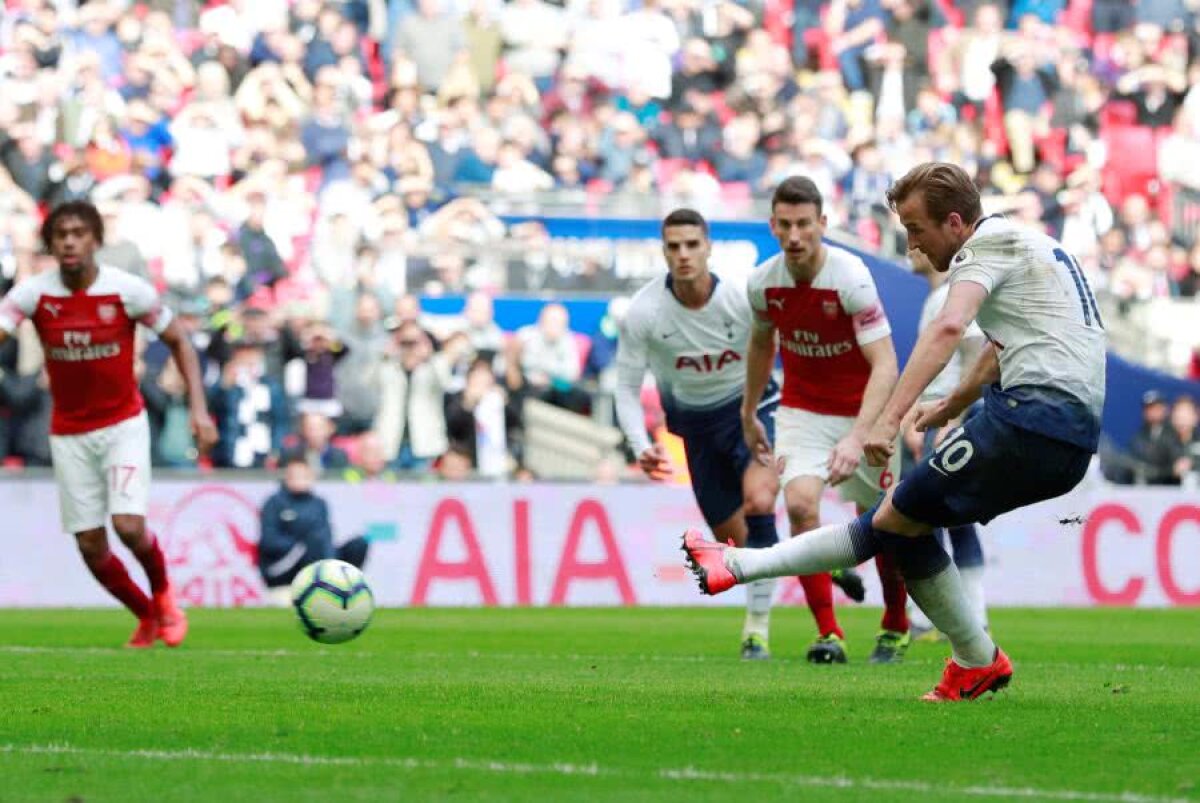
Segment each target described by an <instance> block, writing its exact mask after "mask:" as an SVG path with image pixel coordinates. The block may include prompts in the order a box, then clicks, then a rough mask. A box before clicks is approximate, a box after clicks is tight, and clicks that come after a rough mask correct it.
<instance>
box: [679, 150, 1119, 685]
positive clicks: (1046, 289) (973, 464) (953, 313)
mask: <svg viewBox="0 0 1200 803" xmlns="http://www.w3.org/2000/svg"><path fill="white" fill-rule="evenodd" d="M888 203H889V204H890V205H891V207H892V208H893V209H894V210H896V211H897V213H898V214H899V217H900V220H901V222H902V223H903V224H904V227H905V229H906V230H907V232H908V242H909V249H910V252H911V253H912V254H913V256H914V258H918V259H919V258H922V257H924V258H928V259H929V260H930V261H931V262H932V263H933V265H934V267H936V268H937V269H938V270H939V271H942V272H946V271H949V273H950V291H949V294H948V296H947V298H946V303H945V305H944V306H943V307H942V311H941V313H940V314H939V315H938V317H937V320H936V321H934V322H933V324H931V325H930V326H929V327H928V328H927V329H926V330H925V331H924V332H923V333H922V334H921V336H920V338H919V339H918V340H917V345H916V346H915V348H914V349H913V353H912V356H911V357H910V358H909V362H908V365H907V366H906V367H905V369H904V373H903V375H901V377H900V381H899V383H898V384H897V385H896V388H895V390H894V391H893V392H892V394H891V397H890V398H889V399H888V403H887V406H886V407H885V408H884V410H883V413H882V414H881V415H880V416H879V418H878V420H877V421H876V422H875V425H874V427H873V428H872V430H871V434H870V436H869V437H868V439H867V444H866V454H867V457H868V459H869V460H870V461H871V462H872V463H874V464H876V465H878V464H880V463H883V462H885V461H887V460H888V459H890V458H891V455H892V454H893V453H894V450H895V437H896V433H897V432H898V431H899V428H900V422H901V421H902V420H903V418H904V416H905V414H906V413H907V412H908V411H909V409H910V408H911V407H912V406H913V404H915V403H916V402H917V399H918V398H919V397H920V395H921V393H922V391H924V389H925V388H926V387H927V386H928V385H929V383H930V382H931V381H933V379H934V377H936V376H937V375H938V374H939V373H940V372H941V371H942V369H943V368H944V367H945V365H946V363H947V362H948V361H949V359H950V355H951V354H952V353H953V352H954V350H955V348H956V347H957V345H958V341H959V340H960V339H961V338H962V335H963V333H964V332H965V331H966V329H967V327H968V325H969V324H970V323H971V321H972V320H974V321H976V322H977V323H978V324H979V328H980V329H982V330H983V332H984V334H985V335H986V336H987V338H988V340H989V341H990V342H989V343H988V345H987V346H986V347H985V348H984V350H983V353H982V354H981V355H980V358H979V360H978V361H977V362H976V363H975V365H974V367H973V368H972V370H971V371H970V372H969V373H968V375H967V376H965V377H964V378H963V380H962V381H961V382H960V383H959V385H958V387H957V388H955V389H954V391H953V392H952V393H951V394H950V395H949V396H946V397H945V398H944V399H941V400H940V401H937V402H935V403H933V404H931V405H926V406H922V407H921V408H919V410H918V413H917V419H916V425H917V427H918V429H920V430H925V429H928V428H930V427H939V426H942V425H944V424H945V423H946V422H948V421H950V420H951V419H952V418H954V417H956V416H959V415H961V414H962V412H963V411H964V410H965V409H967V407H968V406H969V405H970V404H972V403H973V402H975V400H977V399H978V398H979V397H980V394H981V389H982V388H983V386H985V385H986V386H987V390H986V392H984V408H983V411H982V412H981V413H979V414H978V415H974V416H971V417H969V418H968V419H967V420H966V422H965V423H964V424H963V425H962V427H960V428H958V429H956V430H955V431H954V432H952V433H950V434H949V435H948V436H947V437H946V438H945V439H943V440H942V442H941V444H940V445H939V446H938V448H937V450H936V451H935V452H934V453H933V454H932V455H930V456H929V457H928V458H926V459H925V460H923V461H922V462H921V464H920V466H919V467H918V468H917V469H916V470H915V471H914V472H913V473H912V475H911V476H909V477H906V478H905V479H903V480H901V481H900V483H899V484H898V485H897V486H896V488H895V489H894V490H893V491H892V492H890V493H889V494H888V496H887V497H886V498H885V499H884V500H883V502H882V503H881V504H880V505H879V506H878V508H876V509H874V510H871V511H869V512H868V513H866V514H864V515H863V516H860V517H859V518H858V519H856V520H855V521H853V522H850V523H849V524H841V525H836V526H830V527H823V528H821V529H819V530H817V531H816V532H813V533H810V534H809V535H808V536H806V537H805V538H800V539H793V540H792V541H790V542H785V543H783V544H779V545H778V546H775V547H771V548H770V549H763V550H736V549H730V548H726V547H723V546H721V545H720V544H713V543H706V542H704V541H703V540H702V539H701V538H700V536H699V534H697V533H688V534H686V535H685V536H684V542H685V549H686V550H687V552H688V556H689V563H690V565H691V567H692V569H693V571H695V572H696V574H697V576H698V577H699V579H700V582H701V585H702V587H704V588H705V589H706V590H707V591H708V592H709V593H719V592H720V591H723V590H725V589H726V588H730V587H732V586H733V585H735V584H736V583H739V582H749V581H752V580H757V579H759V578H762V577H776V576H780V575H785V574H794V573H796V572H797V571H807V572H812V571H822V570H825V569H829V568H832V567H835V566H846V565H851V564H854V563H858V562H859V561H861V560H863V559H864V558H865V557H866V556H869V555H872V554H875V553H877V552H879V551H881V550H890V551H893V552H894V553H895V555H896V558H897V561H898V563H899V564H900V568H901V571H902V572H903V573H904V579H905V581H906V582H907V584H908V589H909V592H910V593H911V594H912V596H913V599H915V600H916V601H917V603H918V604H919V605H920V606H921V608H922V609H923V610H924V611H925V613H926V614H928V616H929V618H930V619H931V620H932V621H933V623H934V625H936V626H937V628H938V629H939V630H941V631H942V632H943V633H945V634H946V637H947V638H948V639H949V641H950V645H951V648H952V650H953V655H952V657H951V659H950V660H949V661H947V662H946V669H945V672H944V673H943V675H942V679H941V681H940V682H939V683H938V684H937V686H936V687H935V688H934V689H933V690H932V691H930V692H929V693H928V694H926V695H925V697H924V698H923V699H926V700H930V701H949V700H972V699H975V698H977V697H979V696H981V695H983V694H985V693H987V692H989V691H995V690H997V689H1001V688H1003V687H1004V686H1006V685H1008V683H1009V681H1010V680H1011V679H1012V672H1013V668H1012V662H1011V661H1010V660H1009V659H1008V656H1007V655H1005V654H1004V652H1003V651H1002V650H1000V649H999V648H998V647H997V646H996V645H995V644H994V643H993V642H992V639H991V637H990V636H989V635H988V633H987V631H986V629H985V628H984V626H983V623H982V622H981V621H979V619H978V617H977V616H976V615H975V612H974V611H973V610H972V609H971V604H970V601H969V600H968V599H967V596H966V594H964V593H963V589H962V583H961V581H960V580H959V576H958V572H957V571H956V570H955V568H954V564H953V563H952V562H951V561H950V558H949V556H948V555H946V552H945V550H943V549H942V547H941V544H940V543H939V542H938V541H937V539H936V538H935V537H934V536H933V535H932V530H933V528H935V527H952V526H955V525H959V524H965V523H968V522H980V523H986V522H988V521H990V520H991V519H993V518H995V517H996V516H999V515H1001V514H1002V513H1006V512H1008V511H1010V510H1015V509H1017V508H1020V507H1026V506H1028V505H1032V504H1034V503H1036V502H1040V501H1042V500H1045V499H1053V498H1054V497H1057V496H1061V495H1062V494H1065V493H1067V492H1068V491H1070V490H1071V489H1072V488H1074V487H1075V486H1076V485H1078V484H1079V481H1080V480H1081V479H1083V477H1084V475H1085V474H1086V472H1087V468H1088V465H1089V463H1090V462H1091V459H1092V455H1093V454H1095V452H1096V449H1097V446H1098V444H1099V439H1100V417H1101V413H1102V412H1103V407H1104V378H1105V359H1106V354H1105V352H1106V338H1105V334H1104V325H1103V322H1102V321H1101V319H1100V314H1099V309H1098V308H1097V306H1096V299H1095V298H1094V297H1093V295H1092V292H1091V289H1090V288H1089V287H1088V283H1087V279H1086V278H1085V277H1084V275H1083V272H1082V271H1081V270H1080V269H1079V264H1078V263H1077V262H1076V260H1075V259H1074V258H1073V257H1072V256H1071V255H1070V254H1068V253H1066V252H1065V251H1064V250H1063V249H1062V246H1061V245H1059V244H1058V243H1057V242H1056V241H1055V240H1054V239H1053V238H1051V237H1048V236H1046V235H1045V234H1042V233H1040V232H1035V231H1033V230H1030V229H1028V228H1025V227H1022V226H1020V225H1019V224H1015V223H1012V222H1009V221H1008V220H1005V219H1003V218H999V217H988V218H984V217H983V211H982V207H981V203H980V199H979V191H978V189H977V188H976V187H975V185H974V184H973V183H972V181H971V179H970V177H969V176H968V175H967V174H966V172H964V171H963V170H962V168H960V167H957V166H955V165H951V164H946V163H944V162H932V163H926V164H923V165H920V166H918V167H916V168H913V170H911V171H910V172H909V173H908V174H907V175H905V176H904V177H903V178H902V179H900V181H898V182H897V183H896V184H895V185H894V186H893V187H892V188H891V189H890V190H889V191H888Z"/></svg>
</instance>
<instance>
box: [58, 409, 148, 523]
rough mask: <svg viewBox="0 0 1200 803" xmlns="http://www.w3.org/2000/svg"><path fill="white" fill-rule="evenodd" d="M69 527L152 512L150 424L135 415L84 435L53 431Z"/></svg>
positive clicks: (63, 513)
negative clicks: (59, 433) (150, 505)
mask: <svg viewBox="0 0 1200 803" xmlns="http://www.w3.org/2000/svg"><path fill="white" fill-rule="evenodd" d="M50 456H51V458H52V459H53V461H54V477H55V479H56V480H57V481H58V505H59V513H60V515H61V518H62V526H63V530H64V531H65V532H68V533H78V532H82V531H84V530H92V529H95V528H97V527H103V526H104V525H105V522H106V521H107V520H108V517H109V516H112V515H121V514H125V515H134V516H145V515H146V503H147V499H148V497H149V494H150V423H149V421H148V419H147V418H146V412H145V411H144V410H143V411H142V412H141V413H139V414H138V415H135V416H134V417H133V418H127V419H125V420H124V421H121V422H118V423H116V424H112V425H111V426H107V427H101V428H100V429H95V430H92V431H91V432H84V433H81V434H79V435H51V436H50Z"/></svg>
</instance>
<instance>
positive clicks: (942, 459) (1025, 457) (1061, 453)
mask: <svg viewBox="0 0 1200 803" xmlns="http://www.w3.org/2000/svg"><path fill="white" fill-rule="evenodd" d="M1091 460H1092V453H1091V451H1090V450H1088V449H1085V448H1083V447H1081V446H1076V445H1074V444H1070V443H1067V442H1065V441H1059V440H1055V439H1054V438H1048V437H1046V436H1045V435H1040V434H1038V433H1036V432H1031V431H1029V430H1027V429H1022V428H1020V427H1016V426H1013V425H1012V424H1010V423H1008V422H1007V421H1004V420H1003V419H1001V418H999V417H997V416H996V415H995V414H994V413H993V412H991V411H990V410H988V409H987V408H986V407H985V408H984V409H982V410H981V411H979V412H978V413H976V414H974V415H972V416H971V417H970V418H968V419H967V421H966V423H964V424H963V425H962V426H961V427H959V428H958V429H956V430H954V431H953V432H951V433H950V434H949V435H947V436H946V439H945V440H943V441H942V442H941V444H939V445H938V447H937V449H936V451H934V452H932V453H930V454H928V455H924V456H922V458H921V460H920V462H919V463H918V464H917V466H916V468H915V469H913V471H912V473H911V474H910V475H909V476H907V477H905V478H904V479H902V480H901V481H900V484H899V485H897V486H896V492H895V494H894V495H893V496H892V505H893V506H895V508H896V510H898V511H900V512H901V513H903V514H904V515H905V516H907V517H908V518H910V519H912V520H914V521H919V522H921V523H922V524H928V525H930V526H933V527H957V526H959V525H962V524H986V523H987V522H989V521H991V520H992V519H994V518H996V517H997V516H999V515H1001V514H1002V513H1007V512H1009V511H1010V510H1016V509H1017V508H1021V507H1027V506H1029V505H1032V504H1034V503H1036V502H1042V501H1044V500H1046V499H1054V498H1055V497H1058V496H1062V495H1063V494H1065V493H1066V492H1067V491H1070V490H1071V489H1072V488H1074V487H1075V486H1076V485H1078V484H1079V481H1080V480H1082V479H1083V476H1084V474H1085V473H1087V469H1088V465H1089V464H1090V463H1091Z"/></svg>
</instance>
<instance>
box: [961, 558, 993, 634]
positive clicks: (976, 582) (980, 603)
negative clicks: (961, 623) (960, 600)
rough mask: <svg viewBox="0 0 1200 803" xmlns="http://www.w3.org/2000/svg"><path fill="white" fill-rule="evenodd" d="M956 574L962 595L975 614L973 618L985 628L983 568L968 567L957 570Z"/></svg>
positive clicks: (985, 602)
mask: <svg viewBox="0 0 1200 803" xmlns="http://www.w3.org/2000/svg"><path fill="white" fill-rule="evenodd" d="M958 574H959V576H960V577H961V578H962V585H963V593H964V594H966V595H967V599H968V600H969V601H970V602H971V610H972V611H974V612H975V618H976V619H978V620H979V621H980V622H981V623H982V624H983V626H984V627H987V623H988V618H987V600H986V599H985V598H984V594H983V567H982V566H968V567H967V568H965V569H959V570H958Z"/></svg>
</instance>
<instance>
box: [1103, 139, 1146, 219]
mask: <svg viewBox="0 0 1200 803" xmlns="http://www.w3.org/2000/svg"><path fill="white" fill-rule="evenodd" d="M1100 136H1101V137H1102V138H1103V140H1104V142H1105V144H1106V145H1107V146H1108V154H1109V158H1108V164H1107V165H1105V167H1104V171H1103V180H1104V194H1105V196H1106V197H1107V198H1108V200H1109V202H1110V203H1113V204H1114V205H1118V206H1119V205H1120V204H1121V203H1122V202H1123V201H1124V200H1125V199H1126V198H1128V197H1129V196H1130V195H1133V194H1141V195H1146V196H1147V197H1150V196H1151V195H1153V194H1155V191H1156V190H1157V186H1158V183H1159V182H1158V144H1157V139H1156V137H1155V133H1154V129H1152V128H1148V127H1146V126H1139V125H1109V126H1107V127H1106V128H1103V129H1101V132H1100Z"/></svg>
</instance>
